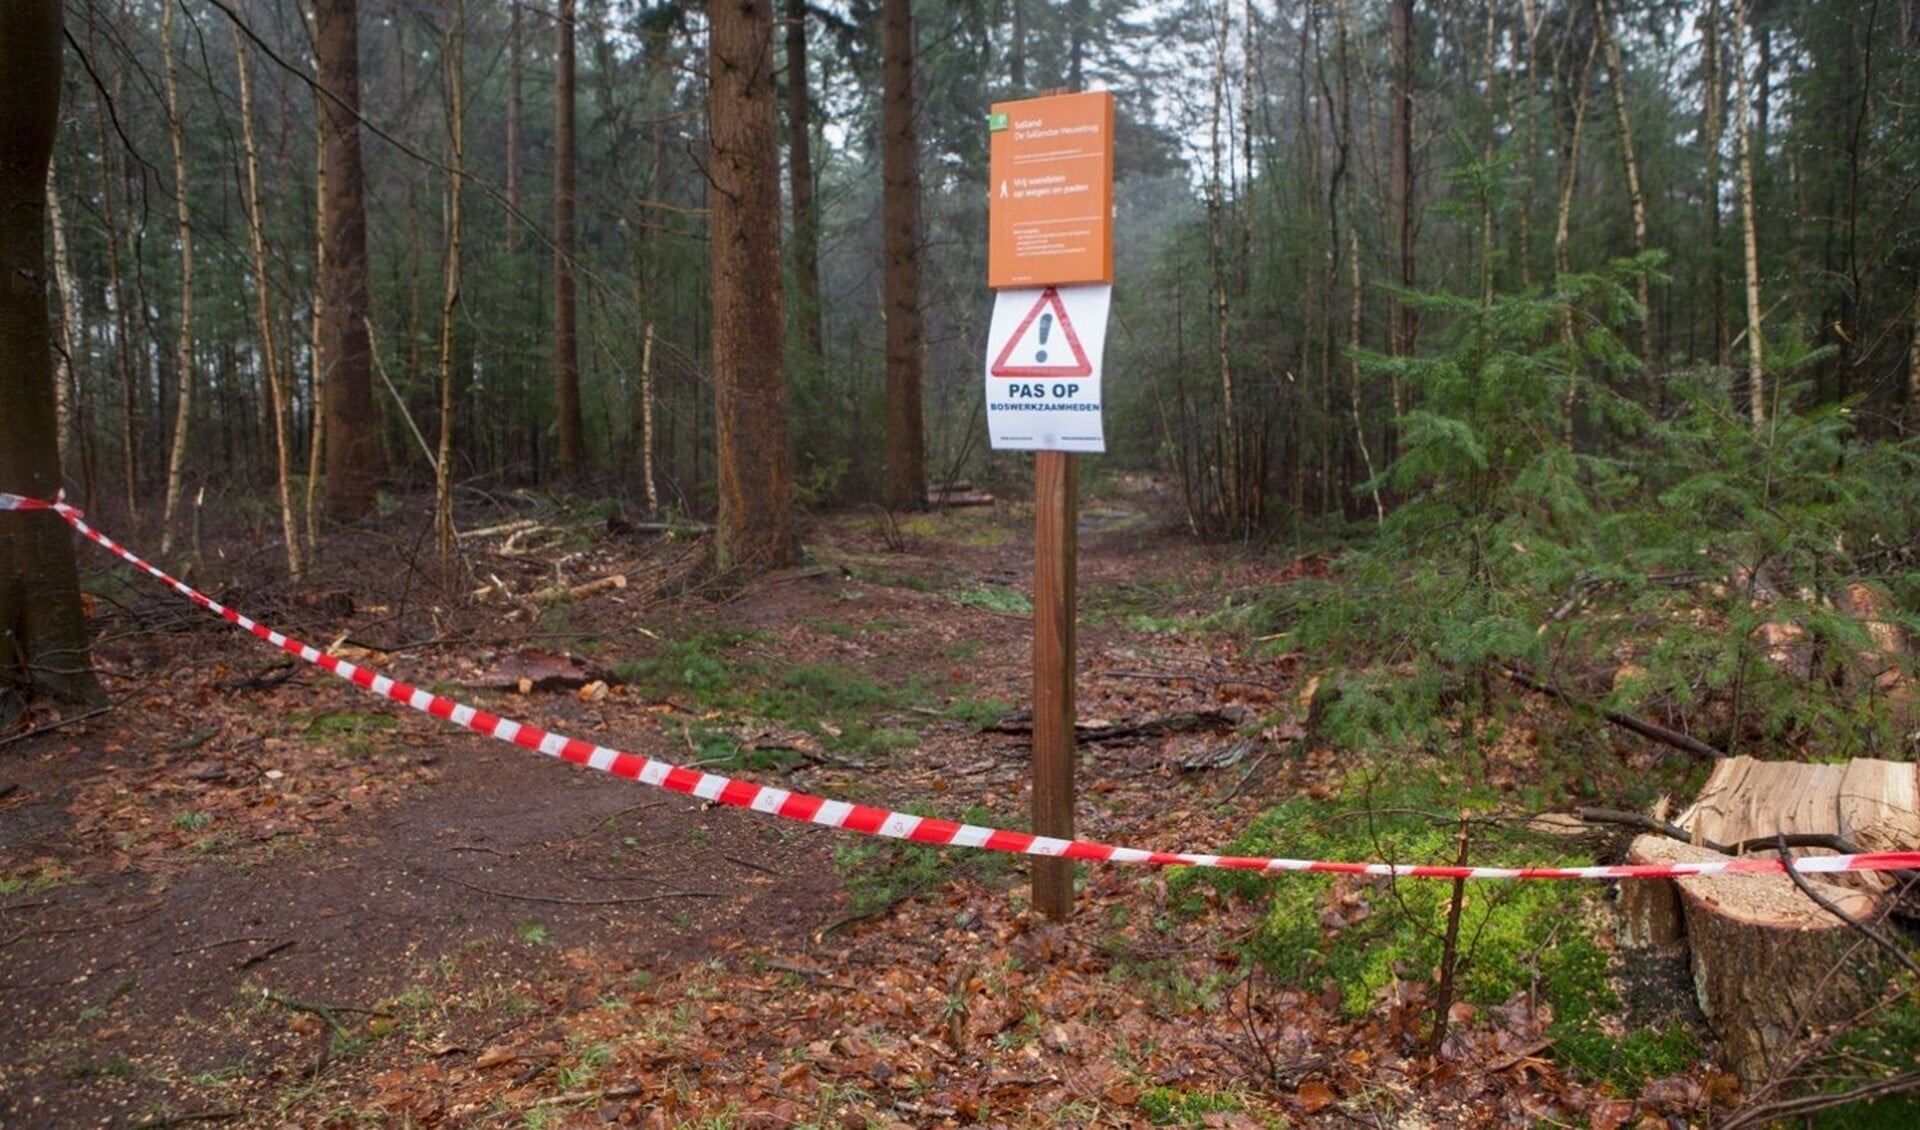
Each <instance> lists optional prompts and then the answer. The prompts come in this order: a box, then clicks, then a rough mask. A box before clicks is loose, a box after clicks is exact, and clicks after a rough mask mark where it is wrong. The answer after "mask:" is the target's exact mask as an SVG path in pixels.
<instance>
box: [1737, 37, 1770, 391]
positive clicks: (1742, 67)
mask: <svg viewBox="0 0 1920 1130" xmlns="http://www.w3.org/2000/svg"><path fill="white" fill-rule="evenodd" d="M1747 3H1748V0H1736V2H1735V3H1734V6H1733V89H1734V97H1733V101H1734V112H1735V115H1736V116H1735V118H1734V120H1733V121H1734V136H1735V137H1736V138H1737V139H1738V144H1739V149H1740V243H1741V248H1742V251H1743V258H1744V261H1745V264H1746V279H1747V411H1748V413H1749V415H1750V416H1751V417H1752V418H1753V426H1754V427H1755V428H1759V427H1763V426H1765V424H1766V422H1767V369H1766V351H1765V349H1764V348H1763V346H1762V343H1761V337H1760V317H1761V315H1760V244H1759V236H1758V228H1757V225H1756V223H1755V221H1754V215H1753V122H1752V113H1753V108H1752V104H1751V103H1749V102H1748V101H1747V65H1746V58H1747Z"/></svg>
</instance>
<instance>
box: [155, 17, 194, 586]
mask: <svg viewBox="0 0 1920 1130" xmlns="http://www.w3.org/2000/svg"><path fill="white" fill-rule="evenodd" d="M174 7H175V5H173V4H167V5H165V6H164V7H163V8H162V9H161V16H160V52H161V60H162V67H163V69H164V72H165V76H166V91H167V123H168V133H169V135H170V136H171V137H172V139H173V196H174V205H175V213H174V214H175V217H176V223H177V225H178V232H179V240H180V333H179V337H178V338H177V339H176V341H175V345H174V364H175V365H176V366H177V371H176V372H175V374H174V379H175V381H176V388H177V389H178V390H179V391H178V395H177V397H176V401H175V404H174V414H173V444H172V446H171V447H170V448H169V449H168V452H167V503H166V508H165V510H164V511H163V512H162V517H161V519H160V553H161V555H162V556H165V555H166V554H169V553H171V552H173V539H174V537H175V535H176V534H177V533H178V527H179V521H180V514H179V510H180V489H181V481H182V480H183V479H184V478H185V475H186V468H187V433H188V432H189V431H190V430H191V428H190V426H191V424H192V422H193V212H192V209H191V208H190V207H189V206H188V204H187V193H188V189H187V124H186V121H185V120H184V119H183V118H182V117H181V109H180V86H179V82H178V80H177V77H176V73H175V72H176V69H177V68H176V67H175V65H174V59H173V9H174Z"/></svg>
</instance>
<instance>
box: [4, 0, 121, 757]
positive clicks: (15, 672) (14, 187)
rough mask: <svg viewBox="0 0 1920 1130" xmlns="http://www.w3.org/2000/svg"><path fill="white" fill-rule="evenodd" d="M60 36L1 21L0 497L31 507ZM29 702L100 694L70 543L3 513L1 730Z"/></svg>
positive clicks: (56, 14)
mask: <svg viewBox="0 0 1920 1130" xmlns="http://www.w3.org/2000/svg"><path fill="white" fill-rule="evenodd" d="M60 28H61V3H60V0H11V2H9V3H8V4H7V6H6V8H5V9H4V12H3V13H0V356H4V357H5V358H6V363H5V364H4V365H0V404H4V405H6V406H7V410H6V411H5V412H0V491H7V492H11V493H14V494H21V495H26V496H29V497H33V498H51V497H53V495H54V493H55V492H56V491H57V490H59V488H60V455H59V449H58V446H57V445H56V443H55V437H54V396H53V340H52V336H51V333H52V327H51V325H50V323H49V319H48V313H49V312H48V308H47V285H48V277H47V262H46V239H45V234H44V226H45V224H46V222H47V212H46V204H47V195H46V188H47V165H48V162H49V161H50V160H51V158H52V156H53V137H54V128H55V123H56V121H57V119H58V117H59V111H60V57H61V50H62V48H61V42H60ZM36 693H45V694H52V695H55V696H58V697H63V698H73V699H95V698H98V696H99V693H100V692H99V688H98V686H97V685H95V683H94V681H93V674H92V671H91V668H90V665H89V662H88V659H87V626H86V619H85V617H84V616H83V615H82V613H81V609H80V590H79V579H78V575H77V571H76V569H75V564H74V553H73V537H72V535H71V533H70V532H69V531H68V529H67V524H66V523H65V522H62V521H61V520H60V519H59V517H57V516H56V515H53V514H49V513H46V512H44V511H32V512H29V511H0V722H3V721H4V720H5V719H6V718H8V717H10V716H11V715H12V714H13V713H14V711H13V709H12V707H13V706H14V705H17V703H18V702H19V701H20V700H21V699H23V698H25V697H27V696H29V695H32V694H36Z"/></svg>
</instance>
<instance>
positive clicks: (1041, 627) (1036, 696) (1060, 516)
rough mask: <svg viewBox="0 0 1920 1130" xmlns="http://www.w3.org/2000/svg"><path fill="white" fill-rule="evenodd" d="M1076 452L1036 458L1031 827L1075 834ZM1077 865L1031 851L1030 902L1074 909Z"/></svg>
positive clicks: (1058, 914) (1055, 911) (1056, 911)
mask: <svg viewBox="0 0 1920 1130" xmlns="http://www.w3.org/2000/svg"><path fill="white" fill-rule="evenodd" d="M1076 470H1077V463H1076V461H1075V457H1074V455H1073V454H1072V453H1071V452H1066V451H1039V452H1035V453H1034V458H1033V545H1034V555H1033V831H1034V834H1035V835H1040V836H1055V837H1058V838H1060V839H1063V840H1064V839H1072V838H1073V758H1074V750H1073V721H1074V694H1073V691H1074V647H1073V628H1074V573H1075V569H1076V562H1077V558H1078V544H1079V534H1078V520H1079V517H1078V510H1079V500H1078V495H1077V489H1076V483H1075V478H1076V475H1075V472H1076ZM1073 871H1074V867H1073V863H1072V862H1071V861H1070V860H1066V859H1054V858H1048V857H1045V856H1034V857H1033V905H1034V906H1035V907H1036V908H1037V909H1038V910H1039V911H1040V912H1041V913H1043V914H1045V915H1046V916H1047V917H1049V918H1052V919H1054V920H1056V921H1060V920H1064V919H1066V918H1067V917H1068V916H1070V915H1071V914H1072V913H1073Z"/></svg>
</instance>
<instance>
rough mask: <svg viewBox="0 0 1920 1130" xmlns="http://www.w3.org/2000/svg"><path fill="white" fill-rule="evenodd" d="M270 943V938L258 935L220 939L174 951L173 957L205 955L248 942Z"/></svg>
mask: <svg viewBox="0 0 1920 1130" xmlns="http://www.w3.org/2000/svg"><path fill="white" fill-rule="evenodd" d="M271 941H273V939H272V938H265V937H260V936H259V935H250V936H248V937H243V938H222V939H220V940H219V941H217V942H208V943H207V944H205V945H201V946H184V947H182V948H180V949H177V950H174V951H173V956H175V957H182V956H184V955H186V954H190V953H205V952H206V951H207V950H217V949H220V948H222V947H224V946H237V945H243V944H245V943H248V942H271Z"/></svg>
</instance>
